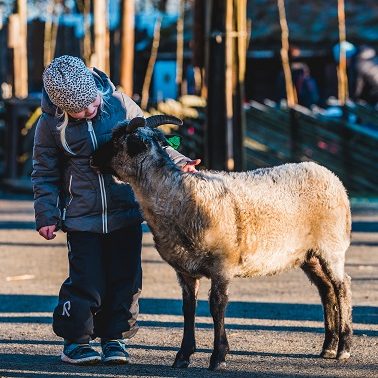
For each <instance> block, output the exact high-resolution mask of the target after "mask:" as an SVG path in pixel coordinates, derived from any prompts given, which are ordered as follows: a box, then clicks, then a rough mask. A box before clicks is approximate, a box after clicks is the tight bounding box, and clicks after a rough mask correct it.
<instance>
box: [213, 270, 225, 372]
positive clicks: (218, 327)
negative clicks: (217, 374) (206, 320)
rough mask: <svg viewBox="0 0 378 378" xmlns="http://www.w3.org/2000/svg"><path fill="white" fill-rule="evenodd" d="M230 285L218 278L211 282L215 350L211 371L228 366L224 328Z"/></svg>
mask: <svg viewBox="0 0 378 378" xmlns="http://www.w3.org/2000/svg"><path fill="white" fill-rule="evenodd" d="M228 284H229V282H228V281H227V280H225V279H224V278H219V277H217V278H213V279H212V280H211V291H210V312H211V315H212V317H213V321H214V350H213V353H212V354H211V358H210V366H209V369H210V370H219V369H222V368H224V367H225V366H226V362H225V357H226V354H227V353H228V351H229V349H230V348H229V345H228V341H227V335H226V330H225V328H224V312H225V309H226V306H227V302H228V295H227V291H228Z"/></svg>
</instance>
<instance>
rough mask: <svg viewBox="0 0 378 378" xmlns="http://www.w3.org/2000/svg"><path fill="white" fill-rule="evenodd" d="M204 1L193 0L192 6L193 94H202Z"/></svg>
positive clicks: (204, 44)
mask: <svg viewBox="0 0 378 378" xmlns="http://www.w3.org/2000/svg"><path fill="white" fill-rule="evenodd" d="M205 14H206V0H195V1H194V4H193V32H192V33H193V38H192V61H193V66H194V82H195V93H196V94H199V95H203V97H206V94H205V93H204V92H205V91H204V89H205V86H204V80H203V79H204V77H203V75H204V67H205V48H206V47H205V46H206V45H207V43H205V34H206V31H205V28H206V16H205Z"/></svg>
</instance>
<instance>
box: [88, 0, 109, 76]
mask: <svg viewBox="0 0 378 378" xmlns="http://www.w3.org/2000/svg"><path fill="white" fill-rule="evenodd" d="M93 13H94V54H93V56H92V61H91V65H93V66H96V67H97V68H98V69H100V70H102V71H105V72H107V73H109V63H108V62H109V43H108V41H107V39H108V38H107V36H108V33H107V13H108V12H107V8H106V0H94V4H93Z"/></svg>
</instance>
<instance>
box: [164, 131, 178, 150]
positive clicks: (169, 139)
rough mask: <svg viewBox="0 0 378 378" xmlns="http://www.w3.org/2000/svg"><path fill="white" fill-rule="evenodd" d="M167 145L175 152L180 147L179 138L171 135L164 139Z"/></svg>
mask: <svg viewBox="0 0 378 378" xmlns="http://www.w3.org/2000/svg"><path fill="white" fill-rule="evenodd" d="M166 139H167V142H168V144H169V145H170V146H171V147H172V148H174V149H175V150H177V149H178V148H179V147H180V144H181V137H180V136H178V135H172V136H167V137H166Z"/></svg>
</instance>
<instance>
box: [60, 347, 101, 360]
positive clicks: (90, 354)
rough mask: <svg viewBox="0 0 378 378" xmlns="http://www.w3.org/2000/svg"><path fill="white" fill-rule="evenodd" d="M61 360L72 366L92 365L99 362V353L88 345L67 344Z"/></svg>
mask: <svg viewBox="0 0 378 378" xmlns="http://www.w3.org/2000/svg"><path fill="white" fill-rule="evenodd" d="M60 358H61V360H62V361H64V362H68V363H70V364H74V365H94V364H97V363H98V362H100V361H101V356H100V353H98V352H96V351H95V350H94V349H93V348H92V347H91V346H90V345H89V344H76V343H67V344H65V345H64V348H63V353H62V355H61V357H60Z"/></svg>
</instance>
